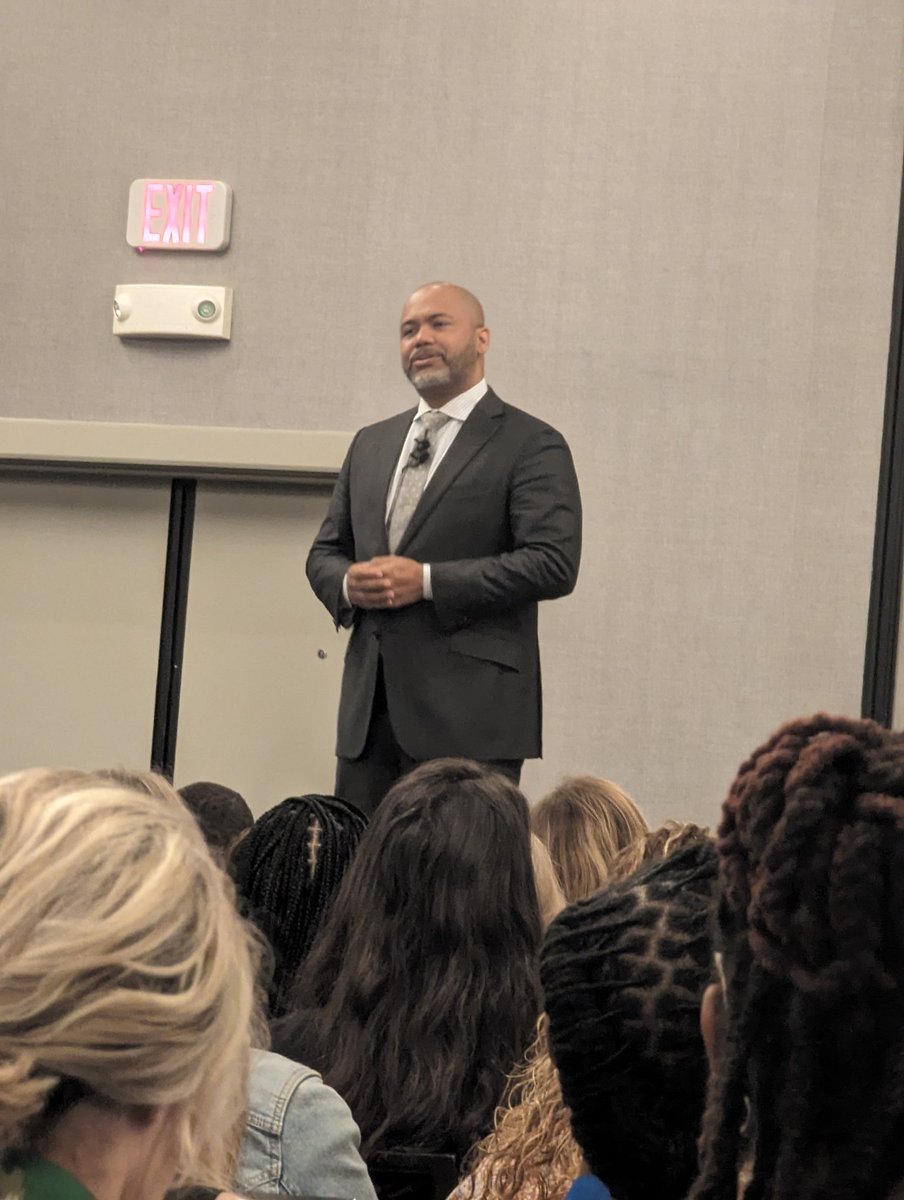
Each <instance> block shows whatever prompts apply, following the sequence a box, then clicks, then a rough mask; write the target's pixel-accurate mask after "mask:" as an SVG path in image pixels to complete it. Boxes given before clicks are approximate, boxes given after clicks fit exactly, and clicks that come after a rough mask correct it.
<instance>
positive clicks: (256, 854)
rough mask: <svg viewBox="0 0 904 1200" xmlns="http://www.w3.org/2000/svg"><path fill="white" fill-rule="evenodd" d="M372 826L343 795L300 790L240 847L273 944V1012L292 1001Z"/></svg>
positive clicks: (239, 877) (246, 885)
mask: <svg viewBox="0 0 904 1200" xmlns="http://www.w3.org/2000/svg"><path fill="white" fill-rule="evenodd" d="M366 824H367V819H366V818H365V816H364V814H363V813H361V812H359V810H358V809H357V808H355V806H354V805H353V804H349V803H348V802H347V801H345V800H339V799H337V798H336V797H335V796H316V795H312V796H292V797H290V798H289V799H288V800H283V802H282V804H277V805H276V807H275V808H271V809H270V810H269V812H265V813H264V815H263V816H262V817H259V818H258V819H257V821H256V822H255V823H254V825H253V827H252V828H251V830H250V831H249V832H248V834H247V835H246V836H245V837H244V838H243V839H242V841H241V842H239V844H238V846H237V847H236V849H235V851H234V853H233V856H232V862H231V865H230V870H231V873H232V876H233V879H234V880H235V885H236V890H237V891H238V893H239V895H240V896H241V897H243V898H244V900H245V902H246V904H247V907H248V916H249V917H250V918H251V919H252V920H253V921H254V922H255V924H256V925H257V926H258V928H259V929H260V930H261V932H262V933H263V934H264V936H265V937H266V938H267V940H268V941H269V943H270V945H271V946H272V948H273V954H274V963H273V978H272V981H271V984H270V988H269V996H270V1014H271V1016H272V1017H278V1016H281V1015H282V1014H283V1013H285V1012H286V1010H287V1008H288V1007H289V1000H290V993H291V991H292V985H293V982H294V980H295V976H296V975H297V973H298V970H299V968H300V967H301V965H302V963H303V962H304V960H305V958H306V956H307V953H308V951H309V950H310V948H311V944H312V942H313V941H314V938H315V936H316V934H317V933H318V931H319V930H320V927H321V925H322V924H323V921H324V918H325V917H326V915H327V913H328V912H329V909H330V906H331V904H332V902H333V898H334V893H335V891H336V889H337V887H338V886H339V882H340V880H341V879H342V876H343V874H344V873H345V869H346V867H347V866H348V864H349V863H350V862H351V860H352V858H353V857H354V855H355V851H356V850H357V848H358V842H359V841H360V840H361V835H362V833H363V832H364V828H365V826H366Z"/></svg>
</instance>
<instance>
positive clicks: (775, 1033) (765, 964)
mask: <svg viewBox="0 0 904 1200" xmlns="http://www.w3.org/2000/svg"><path fill="white" fill-rule="evenodd" d="M718 849H719V854H720V858H721V865H722V879H723V893H722V899H721V903H720V908H719V926H720V929H719V938H720V942H721V947H722V955H723V965H724V969H725V975H726V994H725V1003H726V1010H727V1017H726V1025H727V1029H726V1035H727V1036H726V1045H725V1050H724V1055H723V1058H722V1061H721V1064H720V1067H719V1069H718V1071H717V1072H715V1073H714V1076H713V1079H712V1080H711V1084H710V1095H709V1099H708V1103H707V1109H706V1114H705V1118H704V1126H703V1132H704V1136H703V1146H702V1169H701V1173H700V1177H699V1179H698V1180H697V1183H696V1184H695V1186H694V1189H693V1191H692V1192H691V1195H692V1197H693V1198H694V1200H716V1198H717V1197H718V1198H719V1200H722V1198H724V1200H729V1198H730V1200H735V1197H736V1196H737V1194H738V1177H739V1172H740V1171H741V1169H742V1167H743V1166H744V1160H745V1157H746V1158H748V1159H749V1161H748V1164H747V1165H748V1167H749V1170H750V1181H749V1183H748V1185H747V1187H746V1189H745V1191H744V1195H745V1197H746V1198H747V1200H791V1198H792V1197H793V1198H794V1200H810V1198H814V1200H815V1198H816V1197H819V1200H835V1198H838V1200H840V1198H841V1197H844V1198H845V1200H867V1198H869V1197H876V1198H879V1197H884V1196H887V1195H888V1193H889V1191H890V1189H891V1188H892V1186H893V1185H894V1184H895V1183H896V1182H897V1181H898V1180H900V1179H901V1177H902V1176H904V1019H902V1018H904V1011H902V987H904V737H902V735H901V734H898V733H891V732H889V731H888V730H886V729H884V728H882V727H881V726H879V725H877V724H874V723H873V722H872V721H854V720H850V719H847V718H841V717H829V716H825V715H818V716H815V717H812V718H810V719H807V720H798V721H793V722H791V723H790V724H788V725H785V726H784V727H783V728H781V729H779V730H778V732H777V733H775V734H774V735H773V736H772V737H771V738H770V739H769V741H767V742H766V743H765V745H763V746H762V747H760V749H759V750H757V751H756V752H755V753H754V754H753V755H752V756H751V757H750V758H749V759H748V760H747V761H746V762H745V763H744V764H743V765H742V767H741V769H740V772H739V774H738V777H737V779H736V780H735V782H734V784H733V785H732V788H731V791H730V793H729V795H728V799H727V800H726V801H725V805H724V808H723V820H722V825H721V827H720V830H719V842H718ZM745 1134H746V1139H745ZM745 1141H746V1142H749V1144H745Z"/></svg>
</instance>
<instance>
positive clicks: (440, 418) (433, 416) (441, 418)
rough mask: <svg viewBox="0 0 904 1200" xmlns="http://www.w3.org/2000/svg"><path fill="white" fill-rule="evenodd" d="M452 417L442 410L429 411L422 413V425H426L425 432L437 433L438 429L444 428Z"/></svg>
mask: <svg viewBox="0 0 904 1200" xmlns="http://www.w3.org/2000/svg"><path fill="white" fill-rule="evenodd" d="M449 420H451V418H450V417H449V416H448V415H447V414H446V413H442V412H427V413H422V414H421V425H422V426H423V427H424V433H436V431H437V430H438V429H442V427H443V426H444V425H445V423H446V422H447V421H449Z"/></svg>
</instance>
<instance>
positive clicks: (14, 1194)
mask: <svg viewBox="0 0 904 1200" xmlns="http://www.w3.org/2000/svg"><path fill="white" fill-rule="evenodd" d="M0 1200H94V1197H93V1196H92V1195H91V1193H90V1192H89V1191H88V1189H87V1188H86V1187H83V1186H82V1185H81V1184H80V1183H79V1181H78V1180H77V1179H76V1178H75V1176H74V1175H70V1174H69V1172H68V1171H64V1170H63V1168H62V1167H57V1166H55V1165H54V1164H53V1163H51V1162H48V1161H47V1159H46V1158H40V1157H39V1156H38V1155H37V1154H17V1153H16V1152H15V1151H9V1152H7V1153H6V1154H4V1155H3V1157H2V1159H0Z"/></svg>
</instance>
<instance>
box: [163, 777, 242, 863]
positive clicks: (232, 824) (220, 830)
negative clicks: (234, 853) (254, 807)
mask: <svg viewBox="0 0 904 1200" xmlns="http://www.w3.org/2000/svg"><path fill="white" fill-rule="evenodd" d="M179 795H180V796H181V797H182V800H183V802H184V804H185V805H186V807H187V808H188V810H189V812H190V813H191V814H192V816H193V817H194V818H195V820H196V821H197V822H198V827H199V828H200V830H201V832H202V833H203V834H204V840H205V841H206V842H207V845H208V846H209V847H210V850H211V853H212V854H213V855H214V857H215V858H216V859H217V861H218V862H220V863H221V864H222V863H225V862H226V860H227V859H228V857H229V852H230V850H231V848H232V847H233V846H234V845H235V844H236V842H237V841H238V840H239V838H240V837H241V836H242V834H243V833H245V832H246V831H247V830H249V829H250V828H251V826H252V825H253V824H254V814H253V813H252V811H251V809H250V808H249V807H248V804H247V802H246V800H245V798H244V797H243V796H240V795H239V793H238V792H234V791H233V790H232V788H228V787H225V786H224V785H223V784H222V783H210V782H208V781H206V780H202V781H200V782H198V783H188V784H186V785H185V787H183V788H180V789H179Z"/></svg>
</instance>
